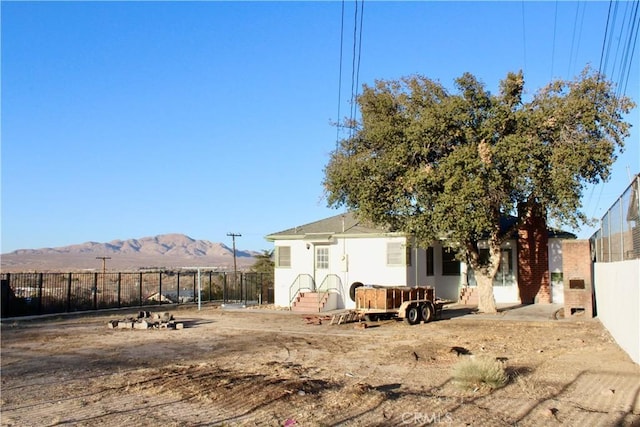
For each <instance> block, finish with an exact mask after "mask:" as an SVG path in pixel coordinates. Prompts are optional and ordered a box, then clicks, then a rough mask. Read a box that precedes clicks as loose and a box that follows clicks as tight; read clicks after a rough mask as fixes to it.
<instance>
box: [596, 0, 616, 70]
mask: <svg viewBox="0 0 640 427" xmlns="http://www.w3.org/2000/svg"><path fill="white" fill-rule="evenodd" d="M612 3H613V0H609V11H608V12H607V25H606V26H605V28H604V40H602V50H601V52H600V65H598V79H600V75H601V74H602V61H603V59H604V51H605V46H606V45H607V34H608V33H609V20H610V18H611V4H612Z"/></svg>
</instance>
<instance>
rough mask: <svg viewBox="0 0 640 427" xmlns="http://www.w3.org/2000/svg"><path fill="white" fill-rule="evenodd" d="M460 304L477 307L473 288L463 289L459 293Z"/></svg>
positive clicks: (475, 290) (475, 292)
mask: <svg viewBox="0 0 640 427" xmlns="http://www.w3.org/2000/svg"><path fill="white" fill-rule="evenodd" d="M460 304H464V305H478V292H477V289H476V288H475V287H473V288H471V287H468V286H467V287H464V288H462V290H461V291H460Z"/></svg>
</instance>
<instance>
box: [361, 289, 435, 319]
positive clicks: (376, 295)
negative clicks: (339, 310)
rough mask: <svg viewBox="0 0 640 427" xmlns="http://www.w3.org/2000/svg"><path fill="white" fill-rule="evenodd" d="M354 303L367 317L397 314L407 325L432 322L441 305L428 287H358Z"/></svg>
mask: <svg viewBox="0 0 640 427" xmlns="http://www.w3.org/2000/svg"><path fill="white" fill-rule="evenodd" d="M355 303H356V311H358V312H359V313H361V314H362V315H364V316H365V317H366V318H367V319H369V320H377V319H378V318H391V317H397V318H400V319H404V321H405V322H406V323H408V324H410V325H415V324H418V323H420V321H424V322H425V323H427V322H430V321H432V320H433V319H435V318H436V317H438V316H439V314H440V312H441V311H442V307H443V306H444V304H445V303H444V302H439V301H436V299H435V291H434V289H433V288H432V287H430V286H418V287H409V286H359V287H357V288H356V289H355Z"/></svg>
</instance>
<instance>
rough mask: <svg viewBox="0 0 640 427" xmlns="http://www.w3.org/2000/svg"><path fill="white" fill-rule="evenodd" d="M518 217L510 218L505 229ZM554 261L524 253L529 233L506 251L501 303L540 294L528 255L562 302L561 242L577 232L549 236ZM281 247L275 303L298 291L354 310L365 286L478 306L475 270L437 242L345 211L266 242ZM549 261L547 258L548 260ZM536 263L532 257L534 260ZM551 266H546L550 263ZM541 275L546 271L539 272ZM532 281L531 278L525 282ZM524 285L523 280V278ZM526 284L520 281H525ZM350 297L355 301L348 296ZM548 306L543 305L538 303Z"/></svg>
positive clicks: (498, 287) (497, 288)
mask: <svg viewBox="0 0 640 427" xmlns="http://www.w3.org/2000/svg"><path fill="white" fill-rule="evenodd" d="M513 220H514V218H512V217H507V218H506V219H505V226H506V225H508V224H507V223H508V222H509V221H513ZM548 233H549V234H548V236H547V237H548V257H547V256H545V257H540V256H539V255H540V254H538V253H537V251H526V250H524V249H526V247H527V245H528V244H527V243H526V237H527V235H526V233H525V234H524V235H522V236H520V235H518V234H516V235H514V236H513V237H512V239H509V240H507V241H506V242H505V243H504V244H503V245H502V262H501V265H500V270H499V272H498V274H497V276H496V278H495V282H494V295H495V298H496V302H498V303H520V302H522V303H533V302H536V300H537V298H538V296H537V295H538V294H537V293H536V292H539V289H536V290H534V291H531V290H530V289H529V288H528V287H527V283H525V281H526V280H527V278H528V277H533V274H528V275H525V274H523V273H524V272H529V273H531V272H532V271H535V270H536V268H533V267H532V266H531V265H528V263H530V261H527V260H528V258H527V256H521V254H524V255H527V254H533V255H535V258H536V259H543V260H545V262H547V264H548V265H545V266H544V267H545V268H544V269H542V270H544V271H547V267H548V271H549V272H551V274H550V275H549V276H550V277H547V280H546V283H547V284H549V283H550V286H548V288H551V289H550V290H549V289H547V293H548V300H549V301H548V302H551V300H552V301H553V302H562V298H563V289H562V286H563V285H562V245H561V241H562V239H567V238H574V239H575V236H574V235H573V234H571V233H566V232H555V231H548ZM266 239H267V240H269V241H272V242H273V243H274V246H275V248H274V249H275V250H274V256H275V285H274V289H275V304H276V305H277V306H282V307H291V306H294V305H295V303H296V301H298V300H299V297H298V295H299V293H301V292H314V293H315V294H314V295H316V296H317V298H318V301H319V299H320V298H321V296H320V295H323V296H322V298H324V299H325V301H323V305H324V309H325V310H330V309H337V308H345V309H349V308H354V307H355V303H354V301H353V298H352V297H351V296H352V295H353V292H354V291H353V288H354V287H357V286H358V285H359V284H363V285H365V286H366V285H382V286H411V287H413V286H418V285H420V286H424V285H427V286H433V287H434V288H435V293H436V296H437V297H439V298H443V299H448V300H453V301H459V302H461V303H467V304H474V303H477V295H475V286H476V283H475V279H474V276H473V271H472V270H471V269H470V268H468V267H467V265H466V264H465V263H462V262H460V261H458V260H456V258H455V252H454V251H453V250H451V249H450V248H447V247H444V246H443V245H442V244H440V243H439V242H436V243H434V244H433V245H432V246H429V247H428V248H419V247H416V246H415V245H414V244H413V242H412V240H413V239H412V237H411V236H408V235H406V234H405V233H400V232H390V231H388V230H384V229H382V228H380V227H376V226H373V225H371V224H367V223H365V222H363V221H361V220H358V219H357V218H356V217H355V215H354V214H353V213H344V214H340V215H336V216H333V217H330V218H326V219H323V220H320V221H316V222H312V223H309V224H305V225H301V226H297V227H294V228H290V229H288V230H284V231H281V232H277V233H273V234H270V235H268V236H266ZM544 255H546V254H544ZM531 258H533V257H531ZM547 260H548V261H547ZM538 270H540V269H539V268H538ZM524 276H526V277H524ZM523 279H524V280H523ZM519 281H520V283H519ZM350 294H351V295H350ZM540 301H542V300H540Z"/></svg>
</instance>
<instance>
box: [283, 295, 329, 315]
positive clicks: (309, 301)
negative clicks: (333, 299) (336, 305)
mask: <svg viewBox="0 0 640 427" xmlns="http://www.w3.org/2000/svg"><path fill="white" fill-rule="evenodd" d="M328 299H329V295H328V294H327V293H323V294H319V293H318V292H300V293H299V294H298V296H297V297H296V299H295V301H293V304H292V305H291V311H297V312H299V313H321V312H323V311H325V310H324V307H325V305H326V304H327V300H328Z"/></svg>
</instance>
